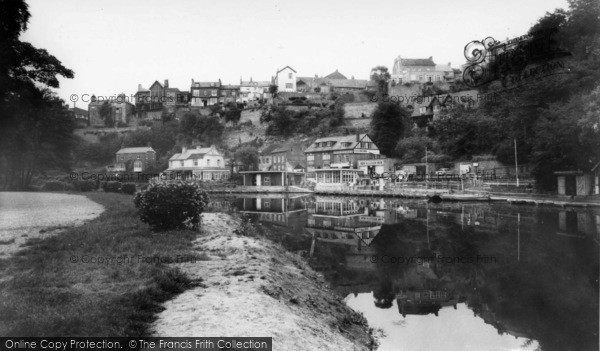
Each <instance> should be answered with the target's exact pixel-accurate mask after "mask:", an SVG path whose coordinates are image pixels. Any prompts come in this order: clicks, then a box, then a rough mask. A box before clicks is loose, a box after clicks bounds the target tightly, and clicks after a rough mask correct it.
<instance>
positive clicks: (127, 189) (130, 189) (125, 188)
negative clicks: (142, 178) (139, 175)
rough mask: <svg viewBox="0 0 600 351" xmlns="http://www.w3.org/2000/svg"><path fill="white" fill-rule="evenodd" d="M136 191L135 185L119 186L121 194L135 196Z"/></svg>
mask: <svg viewBox="0 0 600 351" xmlns="http://www.w3.org/2000/svg"><path fill="white" fill-rule="evenodd" d="M136 190H137V189H136V186H135V183H125V184H123V185H122V186H121V192H122V193H123V194H129V195H133V194H135V192H136Z"/></svg>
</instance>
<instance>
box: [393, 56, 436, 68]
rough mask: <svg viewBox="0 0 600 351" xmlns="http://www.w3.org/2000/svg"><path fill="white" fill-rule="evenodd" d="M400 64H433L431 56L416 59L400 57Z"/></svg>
mask: <svg viewBox="0 0 600 351" xmlns="http://www.w3.org/2000/svg"><path fill="white" fill-rule="evenodd" d="M400 64H401V65H402V66H435V63H434V62H433V58H431V57H430V58H426V59H423V58H418V59H409V58H401V59H400Z"/></svg>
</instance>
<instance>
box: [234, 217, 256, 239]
mask: <svg viewBox="0 0 600 351" xmlns="http://www.w3.org/2000/svg"><path fill="white" fill-rule="evenodd" d="M241 217H242V218H241V221H240V223H239V225H238V226H237V228H235V229H234V230H233V233H234V234H235V235H241V236H257V234H258V229H257V228H256V226H255V225H254V223H252V218H251V217H250V216H248V215H247V214H243V215H242V216H241Z"/></svg>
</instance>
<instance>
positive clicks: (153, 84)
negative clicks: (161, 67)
mask: <svg viewBox="0 0 600 351" xmlns="http://www.w3.org/2000/svg"><path fill="white" fill-rule="evenodd" d="M156 84H158V86H160V88H161V89H163V86H162V84H160V82H159V81H157V80H155V81H154V83H152V85H151V86H150V89H152V87H153V86H155V85H156Z"/></svg>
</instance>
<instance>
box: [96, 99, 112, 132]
mask: <svg viewBox="0 0 600 351" xmlns="http://www.w3.org/2000/svg"><path fill="white" fill-rule="evenodd" d="M98 114H99V115H100V118H101V119H102V120H103V121H104V125H105V126H107V127H109V128H112V127H114V126H115V120H114V119H113V117H112V109H111V107H110V104H109V103H108V101H104V103H102V105H100V108H99V109H98Z"/></svg>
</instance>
